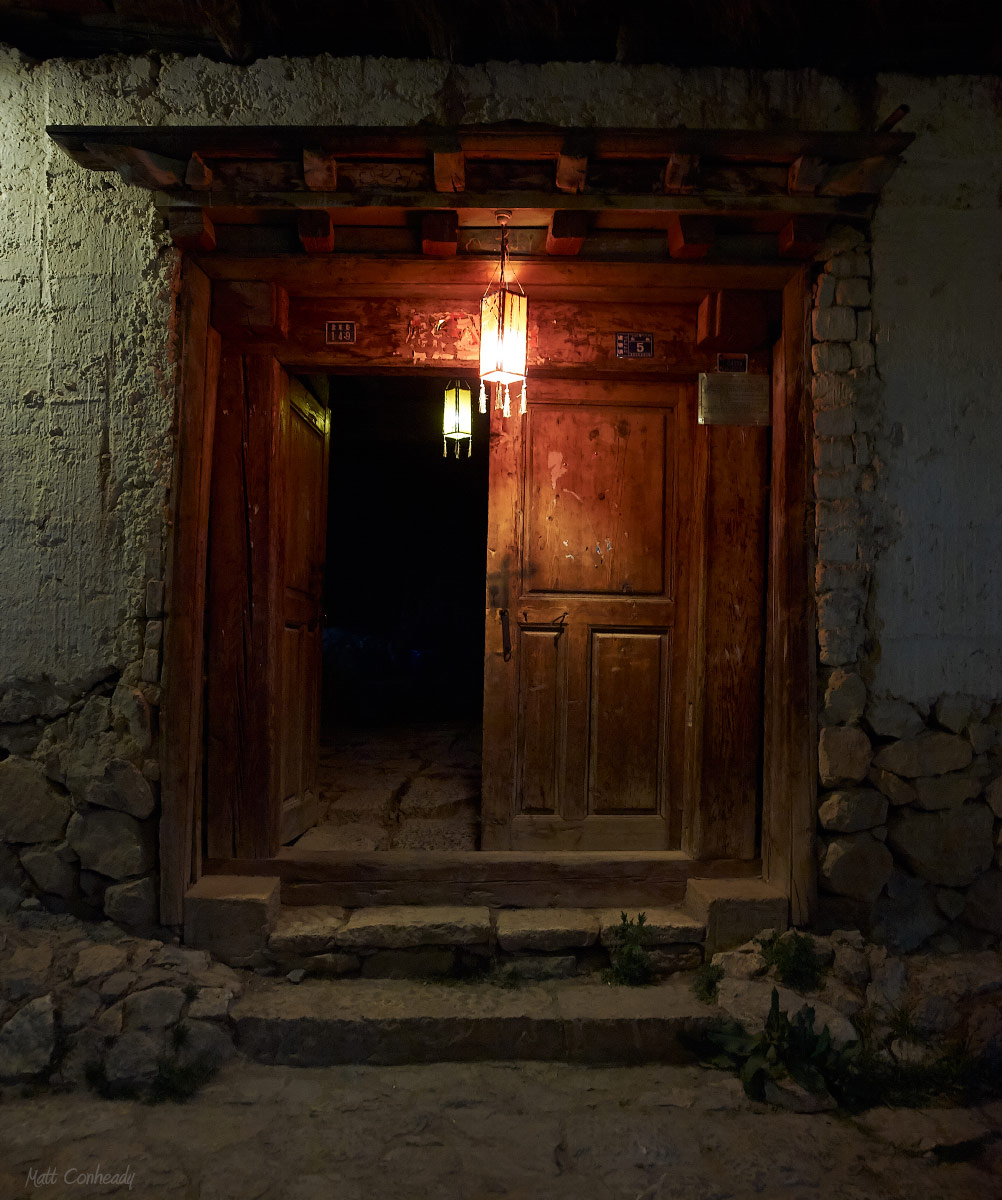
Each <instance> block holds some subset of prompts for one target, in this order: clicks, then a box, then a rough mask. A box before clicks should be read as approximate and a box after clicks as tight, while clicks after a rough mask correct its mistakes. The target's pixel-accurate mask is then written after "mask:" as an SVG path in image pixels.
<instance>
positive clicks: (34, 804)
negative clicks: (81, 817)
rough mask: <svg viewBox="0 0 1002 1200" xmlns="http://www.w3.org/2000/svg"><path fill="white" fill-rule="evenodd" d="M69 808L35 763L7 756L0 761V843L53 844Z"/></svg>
mask: <svg viewBox="0 0 1002 1200" xmlns="http://www.w3.org/2000/svg"><path fill="white" fill-rule="evenodd" d="M71 812H72V808H71V805H70V798H69V797H68V796H67V795H66V794H65V793H63V792H57V791H56V789H55V788H54V787H53V786H52V784H51V783H49V781H48V779H47V778H46V776H45V771H44V770H43V769H42V767H41V766H40V765H39V764H38V763H36V762H29V761H28V760H27V759H24V758H17V757H16V756H11V757H10V758H5V759H4V761H3V762H0V842H54V841H57V840H58V839H59V838H61V837H62V836H63V833H64V832H65V830H66V823H67V822H68V821H69V819H70V813H71Z"/></svg>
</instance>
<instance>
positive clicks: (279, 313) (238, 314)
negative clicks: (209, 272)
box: [212, 281, 289, 340]
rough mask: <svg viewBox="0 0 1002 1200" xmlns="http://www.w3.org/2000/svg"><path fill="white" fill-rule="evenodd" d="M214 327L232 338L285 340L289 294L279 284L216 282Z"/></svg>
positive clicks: (213, 295) (213, 313) (287, 331)
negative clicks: (252, 337) (249, 337)
mask: <svg viewBox="0 0 1002 1200" xmlns="http://www.w3.org/2000/svg"><path fill="white" fill-rule="evenodd" d="M212 325H213V328H215V329H218V330H219V332H220V333H223V334H226V335H228V336H230V337H233V338H240V337H246V336H248V335H252V336H254V337H260V338H272V339H275V340H282V339H284V338H286V337H287V336H288V333H289V293H288V292H287V291H286V290H285V288H284V287H280V286H279V285H278V284H277V283H261V282H258V281H254V282H250V281H248V282H244V283H236V282H226V283H217V284H215V285H214V287H213V289H212Z"/></svg>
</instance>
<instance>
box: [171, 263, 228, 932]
mask: <svg viewBox="0 0 1002 1200" xmlns="http://www.w3.org/2000/svg"><path fill="white" fill-rule="evenodd" d="M210 302H211V284H210V281H209V279H208V278H207V277H206V275H205V274H204V273H203V272H202V271H201V270H200V269H199V268H198V267H197V266H196V265H195V264H194V263H193V262H191V261H190V260H185V261H184V262H183V264H182V271H181V297H180V305H179V321H178V324H179V327H180V333H181V337H180V358H179V366H180V369H179V373H178V375H179V383H180V387H179V393H178V403H177V415H176V425H175V427H176V430H177V453H176V454H175V455H174V474H173V478H172V480H171V489H170V496H171V513H170V520H169V525H168V530H169V534H168V542H169V544H168V550H167V578H166V614H167V623H166V630H165V642H164V667H163V680H162V685H163V701H162V704H161V707H160V780H161V782H160V803H161V817H160V922H161V924H163V925H179V924H180V923H181V920H182V901H183V899H184V893H185V892H186V891H187V890H188V888H189V887H190V885H191V884H192V883H193V882H194V881H195V879H196V878H197V876H198V869H199V856H200V849H201V839H200V837H199V822H200V818H201V809H202V760H203V740H202V739H203V728H202V705H203V697H204V681H203V663H204V661H205V643H204V639H203V632H204V620H205V596H206V555H207V548H208V529H209V486H210V482H211V477H212V447H213V437H214V431H215V421H216V384H217V380H218V377H219V355H220V339H219V335H218V334H217V333H216V332H215V330H213V329H211V328H210V327H209V308H210Z"/></svg>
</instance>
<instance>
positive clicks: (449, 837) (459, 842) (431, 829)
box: [390, 813, 480, 850]
mask: <svg viewBox="0 0 1002 1200" xmlns="http://www.w3.org/2000/svg"><path fill="white" fill-rule="evenodd" d="M471 815H472V813H471ZM479 840H480V825H479V824H478V823H474V822H473V821H467V820H451V821H450V820H442V821H426V820H423V819H421V818H420V817H414V818H411V819H408V820H406V821H404V822H403V823H402V824H401V825H399V826H398V827H397V829H396V830H395V831H394V833H393V836H392V838H391V841H390V846H391V848H392V849H393V850H476V849H477V845H478V843H479Z"/></svg>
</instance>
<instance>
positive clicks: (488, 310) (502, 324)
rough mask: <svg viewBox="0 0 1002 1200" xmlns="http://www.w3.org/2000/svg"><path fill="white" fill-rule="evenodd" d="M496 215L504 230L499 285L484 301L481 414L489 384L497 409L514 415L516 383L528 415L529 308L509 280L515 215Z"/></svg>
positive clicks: (490, 288)
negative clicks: (512, 390)
mask: <svg viewBox="0 0 1002 1200" xmlns="http://www.w3.org/2000/svg"><path fill="white" fill-rule="evenodd" d="M494 215H495V216H496V217H497V221H498V224H499V225H500V226H501V260H500V263H499V264H498V272H497V281H496V282H495V280H494V279H492V280H491V283H490V284H489V286H488V288H487V291H486V293H485V294H484V298H483V299H482V300H481V301H480V381H481V382H480V411H481V412H486V411H487V392H486V388H485V384H487V383H493V384H494V385H495V391H494V407H495V408H503V410H504V415H505V416H506V417H507V416H510V415H511V396H510V392H509V387H510V385H511V384H513V383H517V384H521V385H522V412H525V358H526V342H527V337H528V334H527V330H528V308H529V305H528V301H527V300H526V296H525V292H523V291H522V286H521V284H520V283H519V282H518V280H517V279H516V278H515V277H514V275H511V276H509V267H508V221H509V219H510V217H511V213H510V212H507V211H504V210H501V211H499V212H496V213H495V214H494ZM513 284H514V286H512V285H513ZM502 386H503V388H504V399H503V401H502V391H501V389H502Z"/></svg>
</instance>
